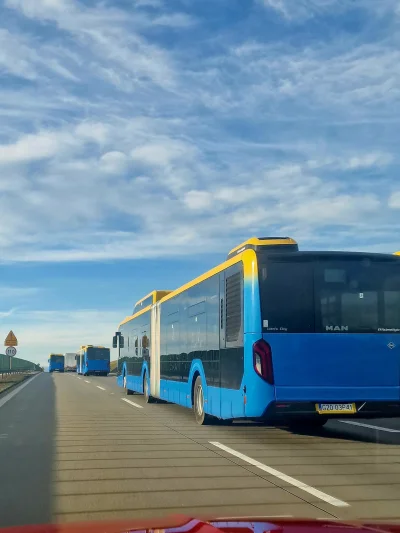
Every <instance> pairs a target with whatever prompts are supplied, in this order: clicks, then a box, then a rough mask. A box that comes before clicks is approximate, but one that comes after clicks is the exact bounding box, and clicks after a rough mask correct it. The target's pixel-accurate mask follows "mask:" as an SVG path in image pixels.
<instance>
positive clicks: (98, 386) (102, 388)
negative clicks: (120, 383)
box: [96, 385, 106, 390]
mask: <svg viewBox="0 0 400 533" xmlns="http://www.w3.org/2000/svg"><path fill="white" fill-rule="evenodd" d="M96 387H97V388H98V389H101V390H106V389H105V388H104V387H100V385H96Z"/></svg>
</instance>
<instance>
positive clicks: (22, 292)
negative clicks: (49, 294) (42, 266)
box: [0, 285, 40, 300]
mask: <svg viewBox="0 0 400 533" xmlns="http://www.w3.org/2000/svg"><path fill="white" fill-rule="evenodd" d="M39 292H40V289H39V288H38V287H13V286H9V285H0V298H1V299H3V300H6V299H7V300H8V299H18V300H19V299H21V298H30V297H32V296H36V295H37V294H38V293H39Z"/></svg>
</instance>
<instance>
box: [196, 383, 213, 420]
mask: <svg viewBox="0 0 400 533" xmlns="http://www.w3.org/2000/svg"><path fill="white" fill-rule="evenodd" d="M193 412H194V418H195V420H196V422H197V423H198V424H199V426H204V425H206V424H209V423H210V417H209V416H208V415H206V413H205V412H204V392H203V383H202V381H201V377H200V376H197V378H196V381H195V383H194V390H193Z"/></svg>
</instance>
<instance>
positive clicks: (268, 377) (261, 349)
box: [253, 339, 274, 385]
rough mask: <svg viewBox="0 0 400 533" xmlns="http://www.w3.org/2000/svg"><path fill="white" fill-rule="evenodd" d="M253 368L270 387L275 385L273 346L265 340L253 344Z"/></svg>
mask: <svg viewBox="0 0 400 533" xmlns="http://www.w3.org/2000/svg"><path fill="white" fill-rule="evenodd" d="M253 366H254V370H255V371H256V373H257V374H258V375H259V376H260V377H261V378H262V379H263V380H264V381H266V382H267V383H269V384H270V385H273V384H274V369H273V367H272V351H271V346H270V345H269V344H268V343H267V342H265V340H263V339H260V340H259V341H257V342H255V343H254V344H253Z"/></svg>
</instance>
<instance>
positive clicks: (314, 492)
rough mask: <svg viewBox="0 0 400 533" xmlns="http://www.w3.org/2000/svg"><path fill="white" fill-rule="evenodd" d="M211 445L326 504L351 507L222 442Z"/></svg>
mask: <svg viewBox="0 0 400 533" xmlns="http://www.w3.org/2000/svg"><path fill="white" fill-rule="evenodd" d="M209 443H210V444H212V445H213V446H216V447H217V448H220V449H221V450H224V451H225V452H227V453H230V454H231V455H234V456H235V457H238V458H239V459H242V461H245V462H246V463H249V464H251V465H253V466H255V467H257V468H259V469H260V470H263V471H264V472H267V473H268V474H271V475H272V476H275V477H277V478H279V479H281V480H282V481H286V483H289V484H290V485H293V486H294V487H297V488H298V489H301V490H304V491H305V492H308V493H309V494H312V495H313V496H316V497H317V498H319V499H320V500H323V501H324V502H327V503H329V504H331V505H334V506H335V507H350V505H349V504H348V503H346V502H344V501H342V500H338V499H337V498H334V497H333V496H329V494H326V493H325V492H322V491H320V490H318V489H314V487H310V486H309V485H306V484H305V483H303V482H302V481H299V480H297V479H295V478H294V477H290V476H287V475H286V474H284V473H283V472H280V471H279V470H275V468H271V467H270V466H267V465H265V464H263V463H260V462H259V461H256V460H255V459H252V458H251V457H248V456H247V455H244V454H243V453H240V452H237V451H236V450H233V449H232V448H229V447H228V446H225V445H224V444H221V443H220V442H216V441H209Z"/></svg>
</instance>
